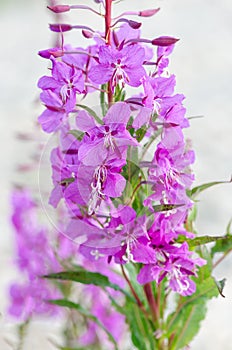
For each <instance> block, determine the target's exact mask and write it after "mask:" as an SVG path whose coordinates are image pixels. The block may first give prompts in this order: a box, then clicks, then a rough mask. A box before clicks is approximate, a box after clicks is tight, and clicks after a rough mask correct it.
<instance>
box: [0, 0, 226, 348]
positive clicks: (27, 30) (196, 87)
mask: <svg viewBox="0 0 232 350" xmlns="http://www.w3.org/2000/svg"><path fill="white" fill-rule="evenodd" d="M83 2H84V3H85V4H87V5H91V3H93V0H85V1H83ZM83 2H82V3H83ZM60 3H62V2H60ZM66 3H69V4H77V3H79V4H80V3H81V1H78V0H76V1H73V0H72V1H70V2H68V1H67V2H66ZM46 5H47V2H46V0H17V1H16V0H0V32H1V55H0V77H1V79H0V101H1V102H0V149H1V152H0V154H1V175H0V177H1V200H0V227H1V236H0V240H1V243H0V244H1V253H0V265H1V278H0V287H1V290H0V348H1V349H3V350H7V349H12V347H11V345H10V344H8V343H9V342H8V341H10V340H11V339H14V337H15V331H14V324H13V323H12V320H10V319H9V317H8V316H7V314H6V307H7V302H8V300H7V298H8V297H7V293H8V292H7V288H8V285H9V283H10V282H11V281H12V280H13V279H15V278H16V277H17V272H16V271H15V270H14V267H13V263H12V261H13V254H14V242H13V233H12V228H11V226H10V223H9V216H10V203H9V196H10V190H11V188H12V184H13V183H15V182H17V177H18V176H19V175H18V173H17V172H16V171H15V169H16V166H17V164H19V163H24V162H27V161H28V157H30V155H31V146H30V147H27V145H26V144H23V143H20V142H19V140H17V139H16V138H15V135H16V133H17V132H30V131H32V127H33V124H35V121H36V118H37V116H38V114H39V111H40V108H41V107H39V104H38V94H39V91H38V89H37V87H36V83H37V80H38V78H39V77H40V76H42V75H44V74H46V73H47V71H46V70H47V62H46V61H45V60H43V59H41V58H40V57H39V56H37V52H38V51H39V50H41V49H45V48H48V47H50V46H52V45H53V44H52V43H53V40H54V33H50V32H49V29H48V23H52V22H54V19H53V16H52V14H51V13H50V12H49V11H48V10H47V9H46ZM132 5H133V6H132ZM130 6H131V8H130ZM141 6H142V8H143V9H146V8H157V7H161V11H160V12H159V13H158V14H157V15H156V16H154V17H153V18H152V19H148V20H147V21H144V25H143V27H142V31H143V37H146V36H147V37H150V38H154V37H158V36H160V35H171V36H174V37H177V38H180V41H179V42H178V44H177V45H176V48H175V50H174V53H173V55H172V57H171V68H170V71H171V72H172V73H174V74H176V76H177V89H176V91H177V92H179V93H184V94H185V96H186V100H185V106H186V107H187V115H188V116H199V115H201V116H203V118H200V119H193V120H192V121H191V128H190V130H188V131H187V136H188V137H190V138H191V139H192V143H193V146H194V149H195V151H196V158H197V159H196V163H195V165H194V172H195V174H196V182H195V184H196V185H197V184H201V183H203V182H209V181H215V180H229V179H230V176H231V174H232V151H231V150H232V127H231V125H232V124H231V118H232V84H231V80H232V2H231V0H220V1H218V0H204V1H202V0H188V1H186V0H143V1H140V0H133V1H129V0H124V1H122V2H121V3H120V4H119V5H117V7H118V9H120V10H122V11H124V10H128V9H131V10H132V9H133V10H140V9H142V8H141ZM115 7H116V6H115ZM132 7H133V8H132ZM65 19H66V20H65ZM65 21H66V22H68V21H69V22H71V23H76V24H80V23H82V24H86V23H91V26H92V27H94V24H93V23H94V21H95V23H96V18H95V17H94V15H93V14H92V15H89V14H88V13H87V12H80V13H78V12H77V11H76V12H75V11H74V13H72V14H67V15H65V16H64V22H65ZM96 26H98V29H102V28H103V27H101V25H100V26H99V23H96ZM69 41H70V42H71V43H72V44H73V45H74V46H75V45H76V46H79V45H83V44H84V40H83V39H82V38H81V37H80V35H79V33H78V32H75V33H70V34H69V33H68V35H67V40H66V42H69ZM45 138H46V135H45ZM35 144H36V141H35ZM29 148H30V149H29ZM35 173H36V171H35ZM36 176H37V175H36V174H35V177H34V178H33V179H29V178H25V181H29V182H32V183H33V184H34V186H35V189H36V185H37V183H36V181H37V180H36ZM198 213H199V214H198V220H197V223H198V225H197V229H198V231H199V233H200V234H208V235H221V234H224V232H225V228H226V226H227V223H228V221H229V220H230V218H231V217H232V184H223V185H219V186H215V187H213V188H212V189H209V190H208V191H206V192H205V193H203V194H202V195H201V196H200V202H199V210H198ZM214 274H215V277H216V278H217V279H222V278H224V277H225V278H226V279H227V283H226V287H225V290H224V294H225V298H222V297H220V298H218V299H213V300H212V301H210V302H209V304H208V314H207V318H206V319H205V321H203V322H202V329H201V331H200V333H199V334H198V336H197V337H196V338H195V340H194V341H193V343H192V344H191V349H192V350H199V349H204V350H209V349H210V350H211V349H213V350H219V349H226V350H231V349H232V342H231V315H232V254H231V256H229V257H227V259H225V261H224V262H223V263H222V264H221V265H220V266H219V267H217V268H216V269H215V272H214ZM58 331H59V322H58V321H57V322H55V323H54V322H52V323H49V322H45V321H36V322H35V323H33V325H32V326H31V331H30V336H29V337H28V339H27V341H26V343H25V349H23V350H27V349H31V348H32V347H33V348H34V350H36V349H40V350H41V349H44V350H49V349H54V346H53V345H52V344H51V341H50V340H51V339H56V338H57V337H58ZM35 335H36V338H35Z"/></svg>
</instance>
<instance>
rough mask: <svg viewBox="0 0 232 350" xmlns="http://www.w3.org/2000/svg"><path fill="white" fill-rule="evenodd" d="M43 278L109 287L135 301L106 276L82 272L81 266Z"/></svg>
mask: <svg viewBox="0 0 232 350" xmlns="http://www.w3.org/2000/svg"><path fill="white" fill-rule="evenodd" d="M43 277H44V278H49V279H55V280H62V281H73V282H79V283H82V284H93V285H95V286H99V287H102V288H106V287H110V288H112V289H114V290H118V291H120V292H122V293H123V294H124V295H126V296H127V297H129V298H130V299H131V300H132V301H134V302H135V300H134V299H133V298H132V297H131V295H130V294H128V293H127V292H126V291H125V290H124V289H122V288H121V287H119V286H118V285H117V284H115V283H111V282H110V281H109V278H108V277H107V276H104V275H102V274H100V273H98V272H90V271H86V270H84V269H83V268H82V267H81V266H76V270H74V271H61V272H58V273H51V274H49V275H45V276H43Z"/></svg>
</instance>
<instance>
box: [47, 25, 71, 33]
mask: <svg viewBox="0 0 232 350" xmlns="http://www.w3.org/2000/svg"><path fill="white" fill-rule="evenodd" d="M49 28H50V30H51V31H52V32H56V33H60V32H62V33H64V32H69V31H70V30H71V29H72V26H71V25H70V24H49Z"/></svg>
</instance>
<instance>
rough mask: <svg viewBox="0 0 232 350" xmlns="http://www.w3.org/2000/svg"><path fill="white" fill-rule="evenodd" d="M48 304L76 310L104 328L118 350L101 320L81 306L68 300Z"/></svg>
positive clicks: (49, 301)
mask: <svg viewBox="0 0 232 350" xmlns="http://www.w3.org/2000/svg"><path fill="white" fill-rule="evenodd" d="M47 302H48V303H50V304H53V305H58V306H61V307H67V308H69V309H75V310H77V311H78V312H79V313H80V314H82V315H83V316H85V317H87V318H88V319H90V320H91V321H94V322H95V323H96V324H97V325H98V326H99V327H100V328H102V329H103V330H104V331H105V332H106V334H107V335H108V338H109V340H110V341H111V342H112V343H113V344H114V347H115V349H116V350H118V346H117V343H116V341H115V339H114V337H113V336H112V334H111V333H110V332H109V331H108V330H107V329H106V328H105V326H104V325H103V324H102V323H101V322H100V321H99V319H98V318H97V317H96V316H94V315H92V314H91V313H90V312H89V311H88V310H86V309H84V308H83V307H82V306H81V305H80V304H77V303H74V302H72V301H70V300H67V299H55V300H47Z"/></svg>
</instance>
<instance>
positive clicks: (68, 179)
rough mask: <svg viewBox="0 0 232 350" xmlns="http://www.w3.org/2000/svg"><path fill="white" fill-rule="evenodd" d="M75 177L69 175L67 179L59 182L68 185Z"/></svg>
mask: <svg viewBox="0 0 232 350" xmlns="http://www.w3.org/2000/svg"><path fill="white" fill-rule="evenodd" d="M74 181H75V179H74V177H68V178H67V179H63V180H62V181H60V182H59V184H60V185H64V186H68V185H69V184H71V183H72V182H74Z"/></svg>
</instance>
